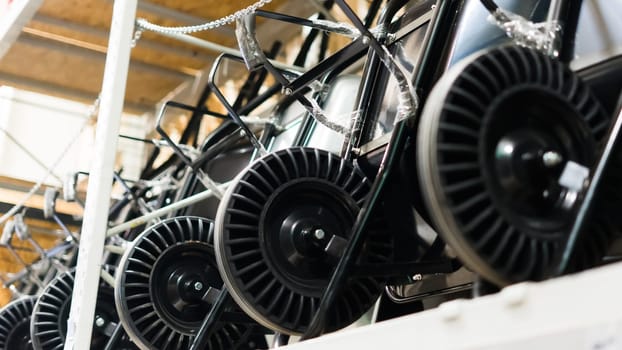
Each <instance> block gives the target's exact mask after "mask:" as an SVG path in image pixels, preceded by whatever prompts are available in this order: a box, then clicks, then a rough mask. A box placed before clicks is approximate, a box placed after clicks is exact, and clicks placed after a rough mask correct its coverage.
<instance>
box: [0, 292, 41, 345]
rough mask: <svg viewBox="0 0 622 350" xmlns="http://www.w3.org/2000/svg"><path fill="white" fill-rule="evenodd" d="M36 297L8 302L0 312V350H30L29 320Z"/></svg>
mask: <svg viewBox="0 0 622 350" xmlns="http://www.w3.org/2000/svg"><path fill="white" fill-rule="evenodd" d="M36 300H37V298H36V297H32V296H30V297H25V298H21V299H18V300H15V301H12V302H10V303H9V304H7V305H6V306H5V307H3V308H2V310H1V311H0V349H11V350H13V349H15V350H32V349H33V345H32V340H31V338H30V319H31V315H32V310H33V308H34V305H35V301H36Z"/></svg>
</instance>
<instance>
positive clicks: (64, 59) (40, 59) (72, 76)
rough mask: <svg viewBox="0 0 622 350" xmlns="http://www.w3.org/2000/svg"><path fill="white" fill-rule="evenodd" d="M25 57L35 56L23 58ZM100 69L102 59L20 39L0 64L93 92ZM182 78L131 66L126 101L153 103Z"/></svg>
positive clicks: (5, 70)
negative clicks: (71, 53)
mask: <svg viewBox="0 0 622 350" xmlns="http://www.w3.org/2000/svg"><path fill="white" fill-rule="evenodd" d="M24 57H32V58H36V59H32V60H25V59H24ZM76 67H79V69H76ZM103 72H104V61H103V60H99V59H93V58H92V57H81V56H77V55H66V54H63V53H62V52H61V51H53V50H47V49H45V48H40V47H36V46H29V45H24V44H22V43H19V42H18V43H16V44H15V45H14V46H13V47H12V48H11V50H10V51H9V53H8V54H7V55H6V56H5V57H4V58H3V60H2V62H1V64H0V74H1V73H7V74H10V75H19V76H21V77H23V78H25V79H29V80H35V81H41V82H45V83H49V84H54V85H58V86H63V87H66V88H69V89H73V90H78V91H83V92H85V93H90V94H91V95H93V96H97V94H99V91H100V89H101V84H102V79H103ZM182 82H183V80H182V79H175V78H174V77H166V76H162V75H159V74H153V73H147V72H144V71H140V70H139V69H132V67H131V66H130V72H129V76H128V86H127V93H126V101H127V102H129V103H133V104H139V105H145V104H147V105H155V103H157V102H159V100H160V99H161V98H163V97H164V96H166V94H168V93H169V92H170V91H171V90H173V89H175V88H176V87H177V86H178V85H179V84H181V83H182Z"/></svg>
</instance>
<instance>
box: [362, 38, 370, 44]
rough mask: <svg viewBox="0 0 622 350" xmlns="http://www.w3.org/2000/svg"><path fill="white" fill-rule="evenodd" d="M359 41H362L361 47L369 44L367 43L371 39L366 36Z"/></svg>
mask: <svg viewBox="0 0 622 350" xmlns="http://www.w3.org/2000/svg"><path fill="white" fill-rule="evenodd" d="M361 40H362V41H361V42H362V43H363V45H367V44H369V41H370V40H371V39H370V38H369V37H368V36H364V37H363V39H361Z"/></svg>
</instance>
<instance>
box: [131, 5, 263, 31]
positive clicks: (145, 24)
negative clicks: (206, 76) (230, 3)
mask: <svg viewBox="0 0 622 350" xmlns="http://www.w3.org/2000/svg"><path fill="white" fill-rule="evenodd" d="M271 1H272V0H259V1H257V2H256V3H254V4H252V5H250V6H248V7H245V8H243V9H241V10H238V11H236V12H234V13H233V14H231V15H228V16H225V17H222V18H219V19H216V20H213V21H210V22H207V23H203V24H199V25H194V26H180V27H165V26H160V25H157V24H153V23H151V22H149V21H147V20H146V19H144V18H138V19H136V25H137V27H138V28H139V31H140V30H149V31H152V32H156V33H165V34H189V33H196V32H202V31H205V30H211V29H215V28H219V27H222V26H224V25H227V24H231V23H233V22H235V21H236V20H237V19H239V18H244V17H246V16H248V15H250V14H251V13H253V12H255V11H256V10H257V9H258V8H260V7H263V6H264V5H266V4H267V3H269V2H271Z"/></svg>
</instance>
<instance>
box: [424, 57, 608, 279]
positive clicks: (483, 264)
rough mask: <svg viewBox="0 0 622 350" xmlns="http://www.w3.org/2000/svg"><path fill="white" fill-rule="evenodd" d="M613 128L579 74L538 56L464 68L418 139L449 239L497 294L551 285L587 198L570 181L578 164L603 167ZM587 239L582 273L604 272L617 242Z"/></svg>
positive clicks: (482, 61) (456, 70)
mask: <svg viewBox="0 0 622 350" xmlns="http://www.w3.org/2000/svg"><path fill="white" fill-rule="evenodd" d="M609 123H610V119H609V118H608V117H607V116H606V115H605V114H604V113H603V111H602V109H601V107H600V105H599V103H598V101H597V100H596V99H595V98H594V96H593V95H592V94H591V92H590V90H589V88H588V87H587V86H586V85H585V84H584V83H583V82H582V81H581V80H580V79H579V78H578V76H577V75H576V74H575V73H574V72H572V71H570V70H569V69H568V68H567V67H565V66H564V65H563V64H562V63H560V62H558V61H555V60H553V59H551V58H550V57H547V56H545V55H543V54H541V53H539V52H537V51H535V50H530V49H527V48H521V47H516V46H506V47H499V48H494V49H490V50H488V51H486V52H483V53H481V54H479V55H476V56H473V57H471V58H470V59H467V60H465V61H463V62H461V63H459V64H458V65H456V66H454V67H453V68H452V69H451V70H450V71H449V72H447V73H446V74H445V76H444V77H443V78H442V79H441V80H440V81H439V82H438V83H437V85H436V87H435V88H434V90H433V91H432V92H431V94H430V95H429V98H428V101H427V102H426V106H425V108H424V111H423V114H422V118H421V122H420V124H419V131H418V138H417V142H418V146H417V166H418V174H419V177H420V183H421V191H422V193H423V195H424V199H425V202H426V206H427V207H428V209H429V212H430V214H431V216H432V218H433V221H434V223H435V225H436V227H437V230H438V231H439V234H441V235H442V237H443V239H444V240H445V241H446V242H447V243H449V244H450V245H451V246H452V248H453V249H454V250H455V251H456V253H457V254H458V256H459V257H460V258H461V260H463V261H464V262H465V263H466V264H467V265H469V267H470V268H471V269H473V270H474V271H476V272H478V273H479V274H480V275H482V276H483V277H485V278H486V279H488V280H490V281H491V282H493V283H495V284H497V285H506V284H508V283H512V282H516V281H524V280H541V279H544V278H547V277H550V276H551V275H552V272H553V270H554V266H555V264H556V263H557V262H558V261H559V257H560V254H561V247H562V246H563V243H564V241H565V238H566V237H567V234H568V232H569V230H570V227H571V225H572V224H573V222H574V211H575V210H576V203H578V200H579V199H580V193H578V192H580V191H577V190H576V189H574V188H572V189H571V188H566V187H563V186H562V185H560V183H559V180H560V176H561V175H562V172H563V171H564V169H565V166H566V165H567V164H568V163H569V162H573V163H575V164H577V165H579V166H582V167H585V168H587V169H589V168H591V167H592V166H593V164H594V163H595V161H596V157H597V152H598V144H599V142H600V141H601V140H602V138H603V137H604V135H605V133H606V131H607V129H608V127H609ZM587 230H588V231H590V232H589V233H587V234H586V235H585V237H587V238H586V242H582V243H583V244H584V248H583V249H582V253H580V254H579V255H580V256H581V259H580V261H579V260H577V261H576V263H574V264H573V269H574V270H579V269H583V268H586V267H589V266H593V265H594V264H597V263H598V262H599V261H600V260H601V259H602V257H603V255H604V254H605V251H606V249H607V244H608V243H607V242H609V240H610V238H611V231H610V230H609V229H604V228H603V226H602V225H598V224H592V225H590V226H589V227H588V228H587ZM584 253H585V254H584Z"/></svg>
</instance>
